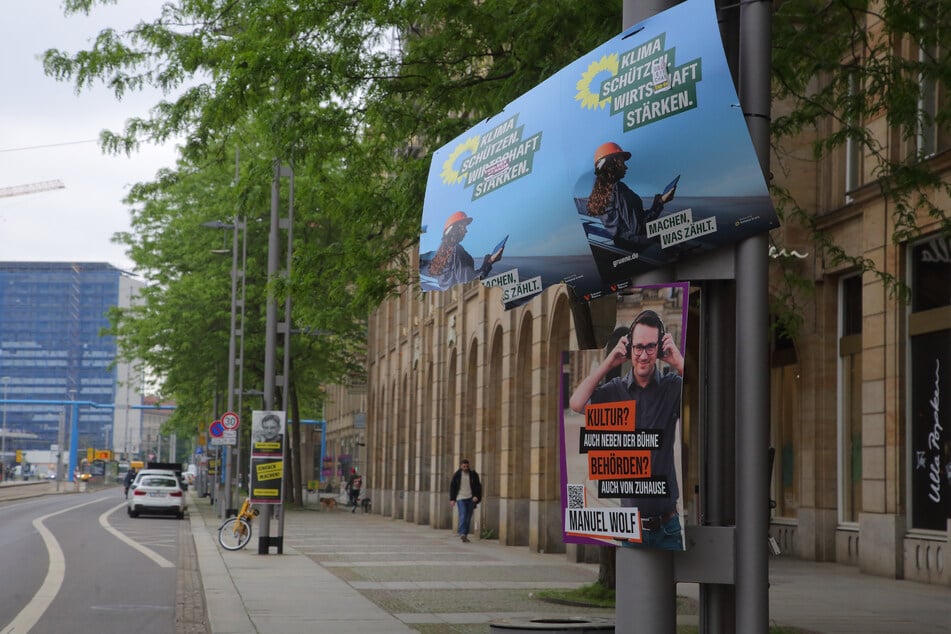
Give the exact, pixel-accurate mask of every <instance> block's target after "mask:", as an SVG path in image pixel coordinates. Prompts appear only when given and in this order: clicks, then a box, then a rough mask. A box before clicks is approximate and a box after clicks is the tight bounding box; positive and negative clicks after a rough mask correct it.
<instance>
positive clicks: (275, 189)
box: [258, 159, 281, 555]
mask: <svg viewBox="0 0 951 634" xmlns="http://www.w3.org/2000/svg"><path fill="white" fill-rule="evenodd" d="M280 185H281V163H280V161H279V160H277V159H275V160H274V175H273V176H272V178H271V227H270V231H269V232H268V240H267V309H266V312H265V329H264V409H265V410H271V409H273V408H274V380H275V372H276V370H277V296H276V295H275V293H274V284H273V282H274V279H275V277H277V274H278V271H279V267H280V252H281V243H280V239H279V238H280V223H281V219H280V210H279V204H280V196H281V191H280ZM271 515H272V513H271V505H270V504H265V505H264V509H263V510H262V512H261V535H260V538H259V539H258V554H259V555H266V554H268V552H269V548H270V542H271Z"/></svg>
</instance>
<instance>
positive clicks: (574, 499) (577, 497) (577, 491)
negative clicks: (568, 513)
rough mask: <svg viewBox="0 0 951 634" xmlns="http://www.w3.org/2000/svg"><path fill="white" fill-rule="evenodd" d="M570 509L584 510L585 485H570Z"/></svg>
mask: <svg viewBox="0 0 951 634" xmlns="http://www.w3.org/2000/svg"><path fill="white" fill-rule="evenodd" d="M568 508H570V509H583V508H584V485H583V484H569V485H568Z"/></svg>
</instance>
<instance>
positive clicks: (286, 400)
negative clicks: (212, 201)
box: [277, 167, 300, 537]
mask: <svg viewBox="0 0 951 634" xmlns="http://www.w3.org/2000/svg"><path fill="white" fill-rule="evenodd" d="M287 199H288V203H287V260H286V261H287V269H286V270H285V271H284V274H285V275H286V276H287V279H288V282H289V281H290V277H291V262H293V260H294V249H293V245H294V169H293V167H291V169H290V182H289V184H288V190H287ZM292 330H293V328H291V294H290V293H287V295H286V297H285V298H284V359H283V376H284V386H283V387H282V388H281V409H283V410H284V429H283V433H284V469H283V470H282V471H281V481H282V484H281V516H280V517H279V518H278V522H277V534H278V535H280V536H282V537H283V536H284V499H285V498H286V497H287V480H288V479H287V472H288V469H290V468H293V467H292V463H293V461H292V460H289V458H290V441H289V439H290V437H291V434H288V433H287V422H288V416H287V413H288V412H289V411H290V391H291V385H290V381H291V331H292ZM296 450H297V451H300V447H297V448H296ZM299 477H300V474H299V473H298V474H297V475H296V477H294V478H291V482H295V481H296V479H297V478H299ZM298 490H300V489H298Z"/></svg>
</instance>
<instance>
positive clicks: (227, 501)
mask: <svg viewBox="0 0 951 634" xmlns="http://www.w3.org/2000/svg"><path fill="white" fill-rule="evenodd" d="M202 226H203V227H209V228H211V229H231V231H232V235H231V325H230V328H229V330H228V396H227V404H226V407H227V411H229V412H233V411H234V393H235V366H236V365H237V357H236V348H237V346H236V343H235V335H236V331H237V319H238V275H239V272H238V232H239V231H241V230H243V229H244V228H245V227H244V223H243V222H242V221H241V219H240V218H239V217H237V216H235V218H234V222H233V223H226V222H221V221H220V220H215V221H211V222H203V223H202ZM241 267H242V268H241V273H240V274H241V276H242V288H243V286H244V284H243V276H244V262H243V261H242V263H241ZM242 304H243V302H242ZM242 310H243V306H242ZM239 451H240V449H239ZM239 455H240V454H239ZM224 456H225V460H224V462H225V469H224V471H225V491H224V503H223V504H222V505H221V507H220V516H221V517H227V516H228V514H229V513H230V512H231V511H232V510H233V509H234V505H233V504H232V495H231V480H232V471H233V468H232V463H233V462H234V455H233V454H232V452H231V445H225V451H224Z"/></svg>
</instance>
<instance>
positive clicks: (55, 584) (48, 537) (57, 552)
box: [2, 499, 102, 634]
mask: <svg viewBox="0 0 951 634" xmlns="http://www.w3.org/2000/svg"><path fill="white" fill-rule="evenodd" d="M101 501H102V500H101V499H99V500H90V501H89V502H83V503H82V504H77V505H76V506H71V507H69V508H65V509H63V510H61V511H56V512H55V513H49V514H48V515H44V516H42V517H38V518H36V519H35V520H33V527H34V528H35V529H36V532H38V533H39V534H40V537H42V538H43V543H44V544H45V545H46V552H48V553H49V564H48V565H47V567H46V578H45V579H43V585H41V586H40V589H39V590H37V591H36V594H34V595H33V598H32V599H30V602H29V603H27V604H26V606H24V608H23V609H22V610H20V612H19V614H17V615H16V618H14V619H13V620H12V621H10V624H9V625H7V626H6V627H5V628H3V630H2V634H14V633H18V632H29V631H30V629H32V628H33V626H34V625H36V624H37V622H38V621H39V620H40V617H42V616H43V613H44V612H46V610H47V609H49V607H50V604H52V603H53V599H55V598H56V595H57V594H58V593H59V589H60V588H62V587H63V578H64V577H65V576H66V558H65V557H64V556H63V549H62V548H60V547H59V542H57V541H56V538H55V537H53V533H52V532H50V530H49V529H48V528H46V526H44V525H43V521H44V520H46V519H49V518H51V517H54V516H56V515H61V514H63V513H68V512H69V511H74V510H76V509H78V508H82V507H84V506H89V505H90V504H96V503H98V502H101Z"/></svg>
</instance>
